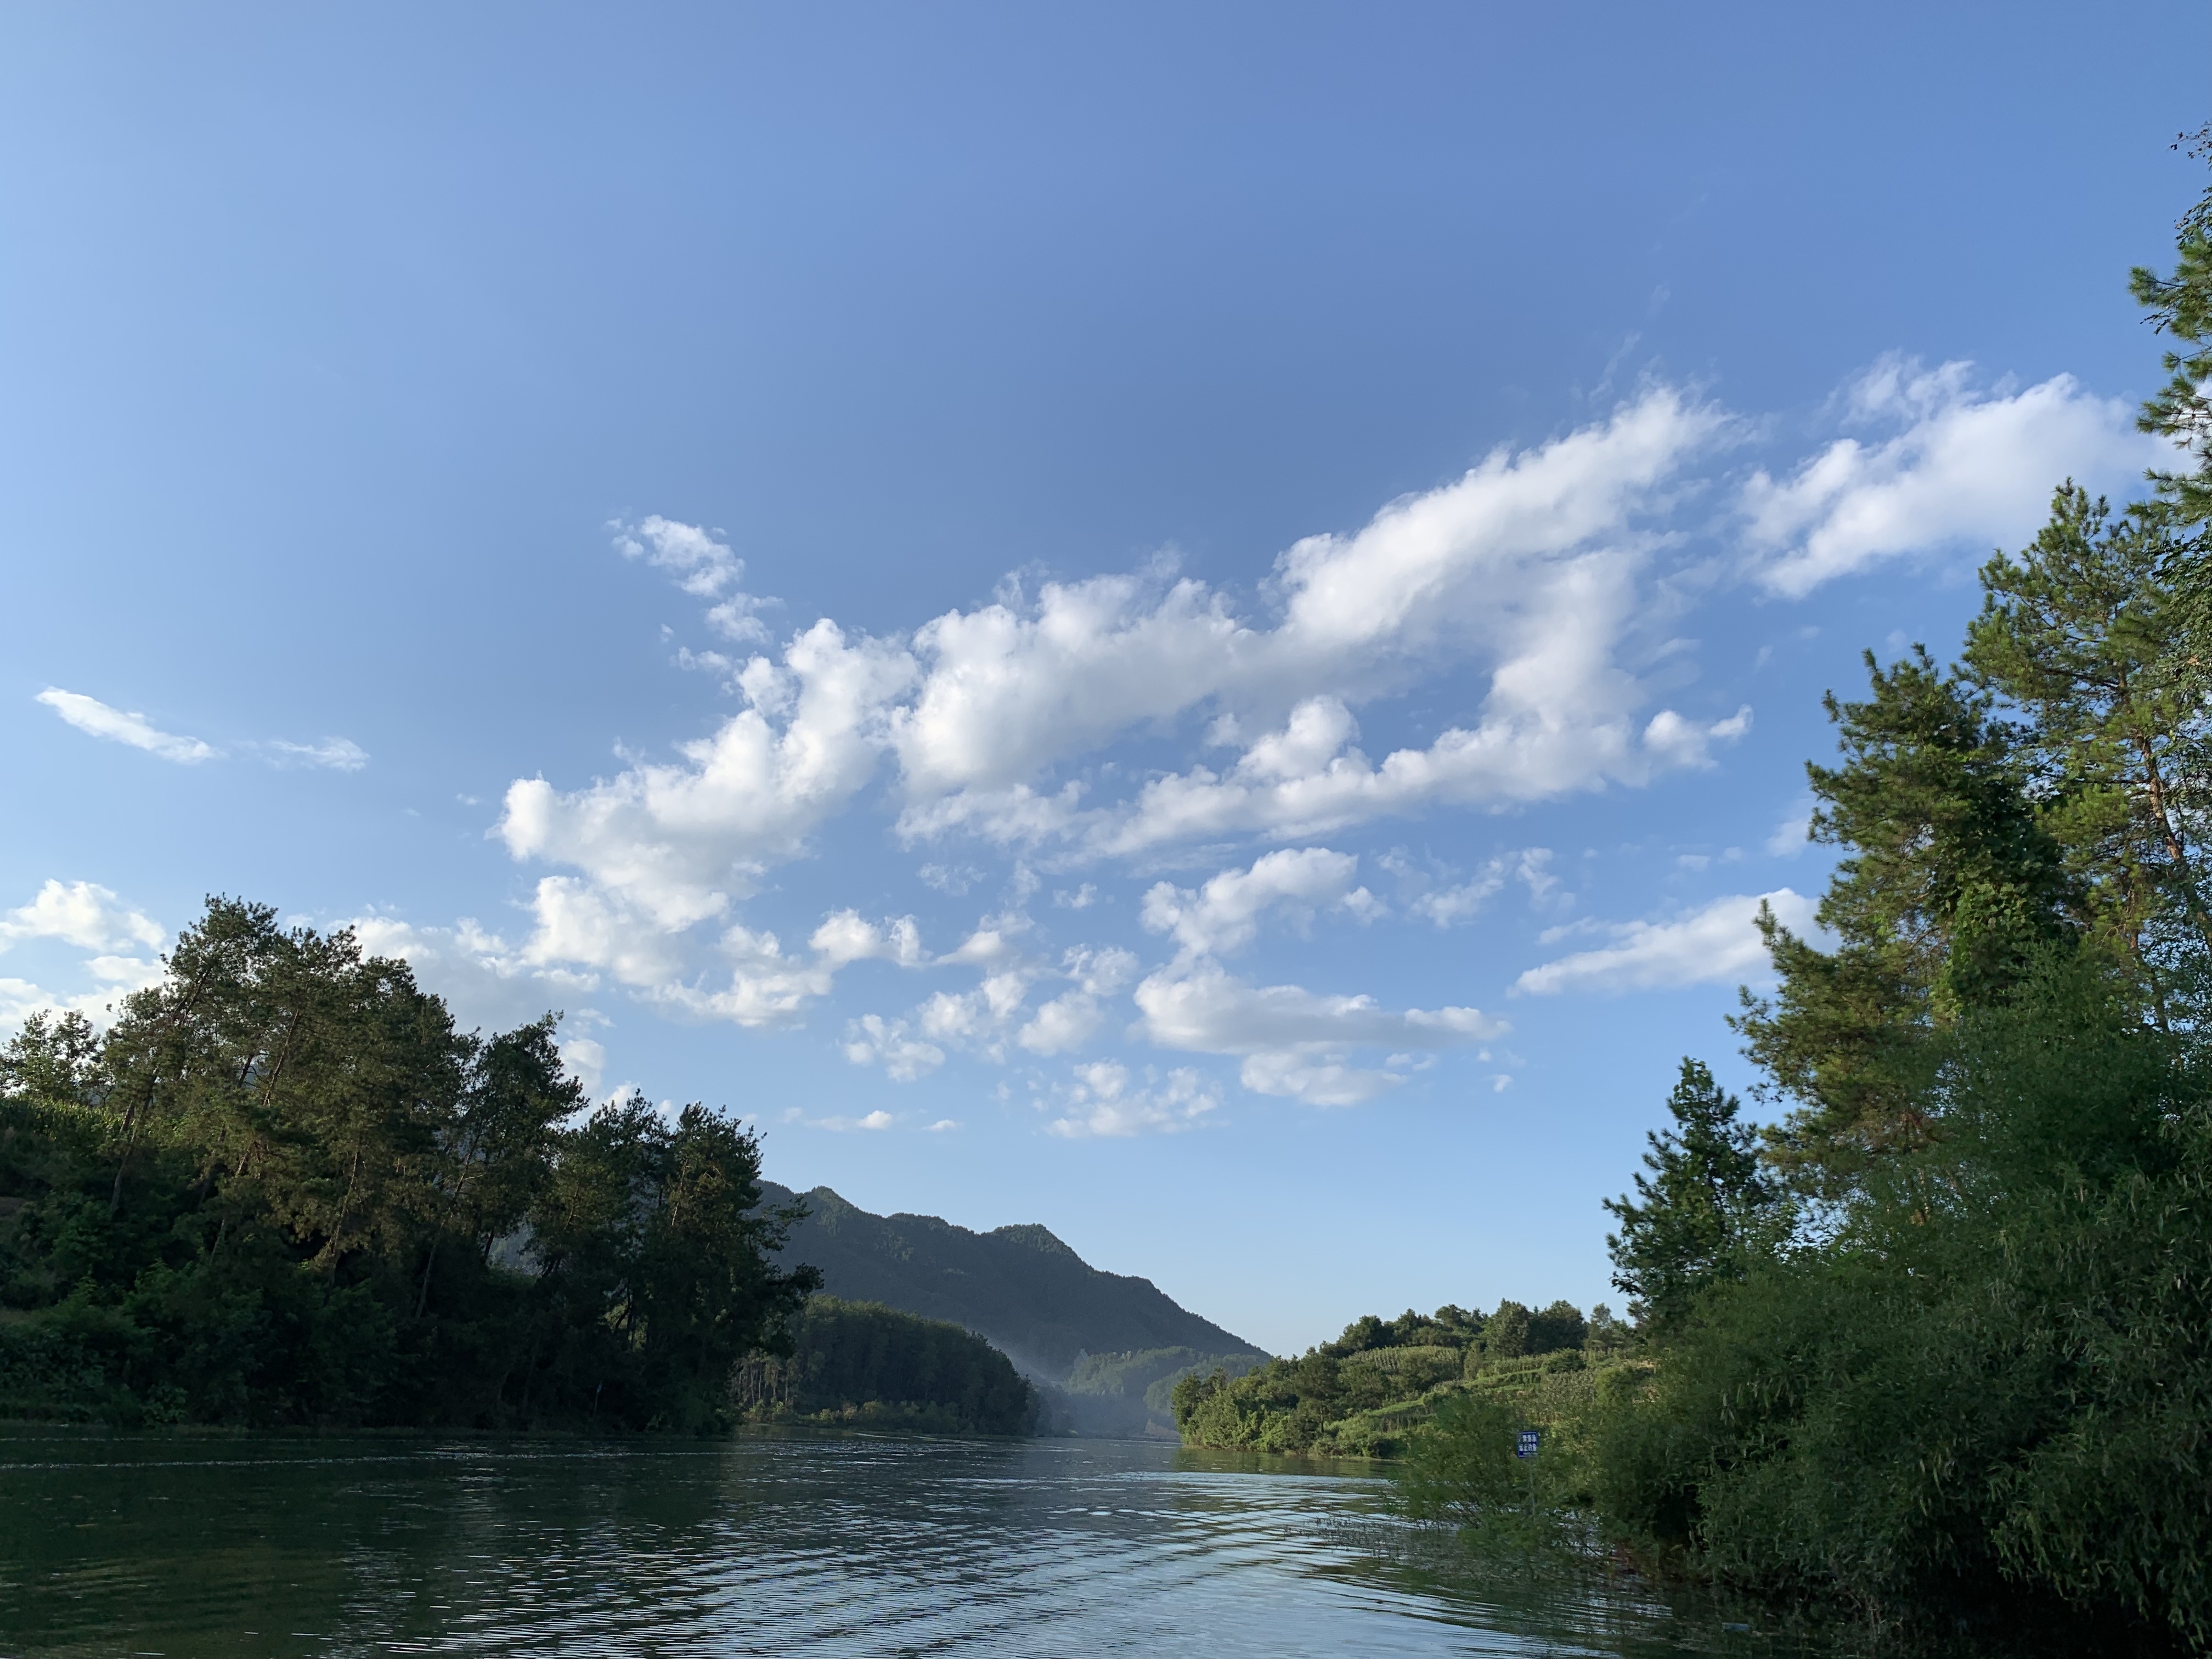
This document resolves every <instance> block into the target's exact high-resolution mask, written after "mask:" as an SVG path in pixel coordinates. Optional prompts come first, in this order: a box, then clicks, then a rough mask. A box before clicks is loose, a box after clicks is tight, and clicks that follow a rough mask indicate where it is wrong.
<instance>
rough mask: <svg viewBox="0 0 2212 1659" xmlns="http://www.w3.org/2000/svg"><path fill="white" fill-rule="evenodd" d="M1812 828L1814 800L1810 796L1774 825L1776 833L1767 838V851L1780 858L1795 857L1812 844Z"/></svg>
mask: <svg viewBox="0 0 2212 1659" xmlns="http://www.w3.org/2000/svg"><path fill="white" fill-rule="evenodd" d="M1812 828H1813V802H1812V800H1811V799H1810V798H1809V797H1808V798H1807V799H1803V800H1801V801H1799V802H1798V803H1797V805H1796V806H1794V807H1792V808H1791V809H1790V815H1789V816H1788V817H1785V818H1784V819H1783V820H1782V822H1781V823H1778V824H1776V825H1775V826H1774V833H1773V834H1772V835H1771V836H1768V837H1767V838H1766V850H1767V852H1768V853H1769V854H1771V856H1773V857H1775V858H1778V859H1786V858H1795V857H1796V855H1797V854H1800V853H1802V852H1803V851H1804V850H1805V848H1807V847H1808V845H1810V841H1811V832H1812Z"/></svg>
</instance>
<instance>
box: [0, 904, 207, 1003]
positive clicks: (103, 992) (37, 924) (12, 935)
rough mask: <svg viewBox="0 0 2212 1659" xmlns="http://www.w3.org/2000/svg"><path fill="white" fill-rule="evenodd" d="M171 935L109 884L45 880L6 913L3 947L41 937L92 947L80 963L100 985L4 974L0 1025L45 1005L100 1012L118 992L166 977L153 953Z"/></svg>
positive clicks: (0, 930)
mask: <svg viewBox="0 0 2212 1659" xmlns="http://www.w3.org/2000/svg"><path fill="white" fill-rule="evenodd" d="M167 937H168V935H167V933H166V931H165V930H164V929H163V928H162V927H161V924H160V923H159V922H157V921H155V920H154V919H153V918H152V917H150V916H149V915H146V914H145V913H144V912H143V911H140V910H134V909H132V908H131V907H130V906H128V905H126V904H125V903H124V902H122V900H120V899H118V897H117V896H115V895H114V894H113V893H112V892H111V891H109V890H107V889H106V888H105V887H102V886H100V885H98V884H95V883H93V882H88V881H73V882H67V883H64V882H60V881H55V880H52V879H49V880H47V881H46V883H45V884H42V885H41V886H40V889H39V890H38V892H37V893H36V894H34V895H33V896H32V898H31V901H30V902H29V903H27V904H21V905H18V906H16V907H15V908H14V909H12V910H9V911H6V912H4V913H0V953H4V952H6V951H9V950H10V949H11V948H13V947H14V946H15V945H19V944H24V943H27V942H29V941H32V940H40V939H44V940H52V942H54V943H55V944H58V945H68V946H70V947H71V948H73V949H76V950H78V951H87V952H88V953H89V954H88V955H87V956H85V957H83V958H82V960H81V961H80V963H79V969H80V971H81V972H82V974H83V975H85V977H87V978H88V979H90V980H91V981H93V982H94V987H93V988H92V989H90V990H88V991H81V992H76V993H69V992H60V991H54V990H51V989H48V988H47V987H44V986H41V985H39V984H36V983H34V982H33V981H30V980H27V979H16V978H0V1025H7V1026H13V1025H16V1024H21V1022H22V1021H23V1019H24V1018H26V1017H27V1016H28V1015H30V1014H32V1013H34V1012H38V1011H39V1010H40V1009H51V1010H52V1011H54V1012H69V1013H81V1014H84V1015H87V1016H88V1017H90V1018H94V1020H98V1019H100V1018H101V1017H102V1016H103V1015H104V1014H105V1013H106V1011H107V1009H108V1008H109V1007H110V1006H112V1004H113V1003H115V1002H116V1001H117V1000H119V999H121V998H123V997H125V996H128V995H129V994H131V992H133V991H138V990H143V989H144V988H145V987H148V986H149V985H154V984H156V983H158V982H159V981H160V980H161V974H162V966H161V961H160V959H159V957H156V956H155V955H153V954H152V953H153V952H155V951H159V950H160V948H161V943H162V941H163V940H164V939H167ZM140 952H145V953H147V954H143V955H141V954H139V953H140Z"/></svg>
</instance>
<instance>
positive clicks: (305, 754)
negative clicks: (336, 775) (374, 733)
mask: <svg viewBox="0 0 2212 1659" xmlns="http://www.w3.org/2000/svg"><path fill="white" fill-rule="evenodd" d="M257 746H258V747H259V748H260V749H261V750H263V751H264V753H266V754H267V755H268V756H270V763H271V764H273V765H276V766H320V767H325V768H328V769H330V770H331V771H333V772H358V771H360V770H361V769H362V767H364V766H366V765H368V750H366V749H363V748H362V746H361V745H360V744H357V743H356V742H355V741H354V740H353V739H352V738H324V739H323V740H322V741H321V742H320V743H286V742H285V741H284V740H283V738H273V739H271V740H270V742H268V743H265V744H258V745H257Z"/></svg>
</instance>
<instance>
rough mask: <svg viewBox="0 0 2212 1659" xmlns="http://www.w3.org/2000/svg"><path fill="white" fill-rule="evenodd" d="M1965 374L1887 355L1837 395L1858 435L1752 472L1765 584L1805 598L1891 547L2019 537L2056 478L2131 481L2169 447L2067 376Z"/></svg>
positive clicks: (1754, 531)
mask: <svg viewBox="0 0 2212 1659" xmlns="http://www.w3.org/2000/svg"><path fill="white" fill-rule="evenodd" d="M1972 368H1973V366H1972V364H1971V363H1964V362H1949V363H1945V364H1944V365H1943V366H1942V368H1936V369H1929V368H1923V366H1922V365H1921V364H1919V363H1918V362H1915V361H1914V360H1912V359H1911V358H1908V357H1899V356H1891V357H1886V358H1884V359H1883V360H1882V361H1881V362H1879V363H1877V364H1875V366H1874V368H1871V369H1869V370H1868V371H1867V373H1866V374H1863V375H1862V376H1861V377H1860V378H1859V379H1858V380H1856V381H1854V382H1853V383H1852V384H1851V386H1850V387H1849V388H1847V390H1846V393H1845V398H1844V408H1845V419H1846V422H1847V424H1850V425H1856V426H1859V427H1863V428H1873V431H1872V433H1870V435H1869V436H1868V437H1866V438H1864V439H1862V438H1858V437H1843V438H1838V439H1837V440H1836V441H1834V442H1833V443H1832V444H1830V445H1829V446H1828V447H1826V449H1824V450H1822V451H1821V452H1820V453H1819V454H1817V455H1815V456H1813V457H1812V458H1811V459H1808V460H1807V461H1805V462H1803V463H1802V465H1799V466H1797V467H1796V469H1795V470H1793V471H1790V473H1789V474H1788V475H1787V476H1786V477H1781V478H1776V477H1772V476H1771V475H1770V474H1769V473H1767V472H1765V471H1759V472H1757V473H1754V474H1753V476H1752V477H1751V479H1750V481H1749V482H1748V483H1747V484H1746V486H1745V487H1744V491H1743V498H1742V508H1743V512H1744V515H1745V519H1746V526H1747V527H1746V535H1747V540H1748V541H1749V543H1750V544H1751V546H1752V548H1753V551H1754V552H1755V553H1756V554H1757V555H1758V556H1759V564H1758V578H1759V580H1760V581H1761V582H1762V583H1763V584H1764V585H1765V586H1767V587H1768V588H1770V589H1771V590H1773V591H1774V592H1778V593H1782V594H1785V595H1787V596H1789V597H1790V598H1793V599H1796V598H1802V596H1803V595H1805V594H1807V593H1808V592H1811V591H1812V590H1813V589H1814V588H1815V587H1817V586H1820V584H1821V583H1822V582H1825V581H1828V580H1832V579H1833V578H1835V577H1838V576H1841V575H1845V574H1850V572H1852V571H1856V570H1861V569H1863V568H1866V567H1867V566H1868V565H1870V564H1873V563H1875V562H1878V561H1881V560H1883V559H1887V558H1893V557H1895V556H1898V555H1899V554H1904V553H1914V552H1923V551H1928V550H1936V549H1940V548H1943V547H1947V546H1953V545H1958V544H1968V545H1971V546H1972V547H1974V548H1976V549H1978V550H1986V549H1988V548H1989V547H1990V546H1991V545H2004V546H2012V545H2016V544H2019V543H2021V542H2023V541H2025V540H2026V539H2027V538H2028V537H2029V536H2031V535H2033V533H2034V531H2035V528H2036V526H2037V525H2038V524H2039V523H2040V522H2041V520H2042V519H2043V516H2044V513H2045V510H2046V508H2047V506H2048V503H2049V501H2050V496H2051V485H2052V484H2053V483H2056V482H2057V480H2058V479H2060V478H2063V477H2078V478H2082V479H2085V480H2101V479H2112V480H2118V479H2122V478H2124V477H2130V476H2137V475H2140V474H2141V473H2142V471H2143V470H2144V469H2145V468H2147V467H2150V466H2154V465H2158V464H2159V461H2160V458H2161V456H2162V455H2163V454H2164V453H2165V452H2164V451H2163V450H2162V449H2161V448H2160V445H2159V441H2158V440H2156V439H2154V438H2151V437H2148V436H2147V435H2143V434H2141V433H2138V432H2136V430H2135V410H2134V408H2133V407H2132V405H2130V404H2127V403H2125V402H2124V400H2122V399H2119V398H2096V397H2092V396H2091V395H2090V394H2089V393H2088V392H2086V391H2084V390H2083V389H2082V387H2081V384H2080V382H2078V381H2076V380H2075V379H2074V377H2073V376H2072V375H2070V374H2059V375H2055V376H2053V377H2052V378H2051V379H2050V380H2045V381H2043V382H2041V383H2040V384H2039V385H2036V386H2029V387H2027V389H2026V390H2024V391H2021V392H2003V391H2002V390H2000V391H1998V392H1978V391H1977V390H1976V389H1975V388H1974V386H1973V384H1972ZM1884 433H1886V434H1887V435H1886V436H1885V435H1882V434H1884Z"/></svg>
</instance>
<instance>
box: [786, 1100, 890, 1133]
mask: <svg viewBox="0 0 2212 1659" xmlns="http://www.w3.org/2000/svg"><path fill="white" fill-rule="evenodd" d="M783 1121H785V1122H786V1123H803V1124H805V1126H806V1127H808V1128H810V1129H827V1130H829V1132H830V1133H832V1134H845V1133H849V1132H850V1131H852V1130H854V1129H871V1130H882V1129H888V1128H890V1127H891V1126H892V1125H894V1124H896V1122H897V1121H898V1119H897V1117H896V1115H893V1114H891V1113H890V1112H886V1111H884V1110H882V1109H877V1110H875V1111H872V1112H870V1113H868V1114H867V1115H866V1116H865V1117H809V1116H807V1115H806V1114H805V1113H804V1112H802V1111H800V1110H799V1109H798V1108H797V1107H796V1106H794V1107H793V1108H792V1109H790V1110H789V1111H787V1112H786V1113H785V1114H784V1115H783Z"/></svg>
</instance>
